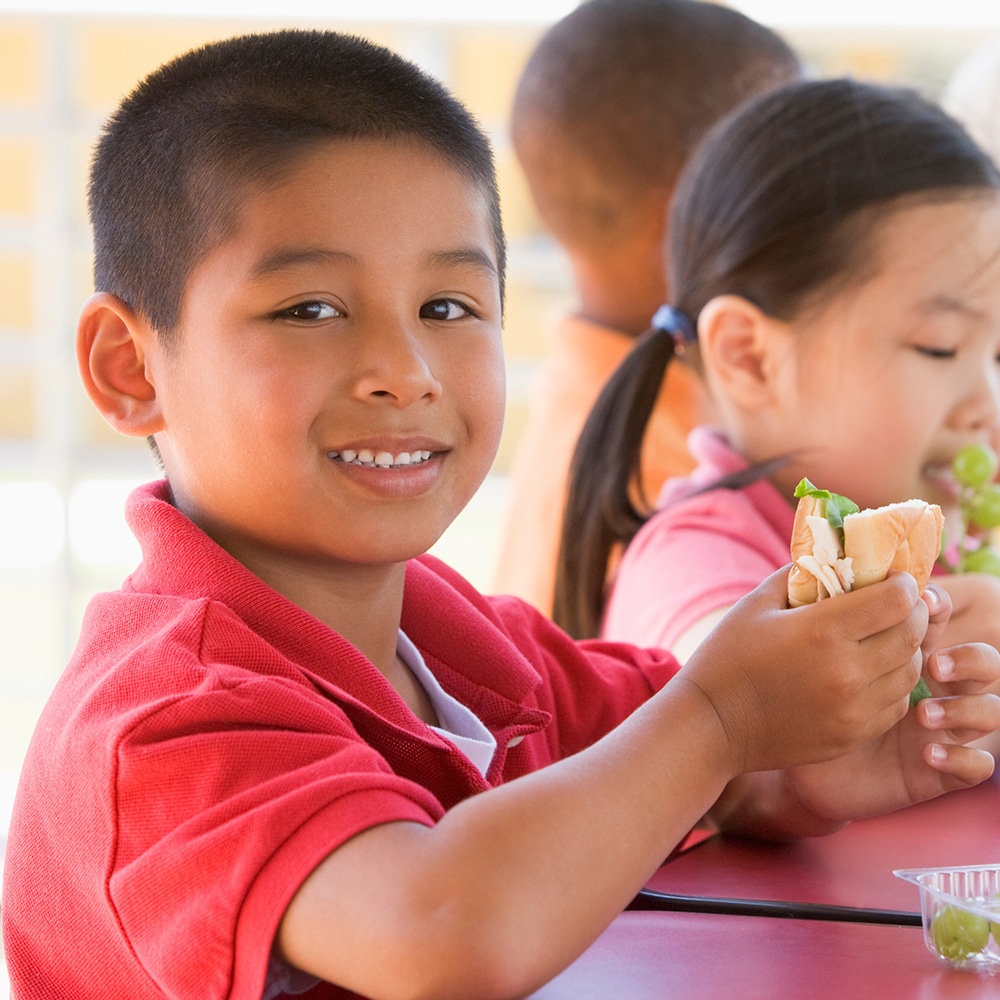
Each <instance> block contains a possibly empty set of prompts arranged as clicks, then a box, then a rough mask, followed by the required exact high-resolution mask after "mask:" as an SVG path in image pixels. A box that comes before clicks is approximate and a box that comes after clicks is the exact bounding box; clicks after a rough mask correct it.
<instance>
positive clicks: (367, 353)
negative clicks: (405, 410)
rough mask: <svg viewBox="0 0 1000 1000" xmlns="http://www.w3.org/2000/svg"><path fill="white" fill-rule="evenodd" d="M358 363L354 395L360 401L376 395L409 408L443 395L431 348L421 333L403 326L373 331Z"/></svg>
mask: <svg viewBox="0 0 1000 1000" xmlns="http://www.w3.org/2000/svg"><path fill="white" fill-rule="evenodd" d="M358 361H359V364H358V368H357V375H356V377H355V380H354V392H355V394H356V395H357V396H358V397H359V398H371V397H373V396H374V397H380V398H386V399H391V400H393V401H394V402H395V404H396V405H398V406H409V405H411V404H412V403H415V402H417V401H418V400H420V399H424V398H436V397H437V396H439V395H440V393H441V385H440V382H439V381H438V379H437V376H436V375H435V373H434V367H433V364H432V358H431V352H430V350H429V349H428V345H427V344H426V343H424V340H423V338H422V337H421V336H420V335H419V333H417V332H414V331H411V330H408V329H406V328H405V327H403V326H401V325H396V324H393V325H391V326H386V325H383V326H382V328H381V330H380V331H379V332H377V333H371V332H369V333H368V334H367V335H366V336H365V338H364V346H363V347H362V349H361V355H360V357H359V358H358Z"/></svg>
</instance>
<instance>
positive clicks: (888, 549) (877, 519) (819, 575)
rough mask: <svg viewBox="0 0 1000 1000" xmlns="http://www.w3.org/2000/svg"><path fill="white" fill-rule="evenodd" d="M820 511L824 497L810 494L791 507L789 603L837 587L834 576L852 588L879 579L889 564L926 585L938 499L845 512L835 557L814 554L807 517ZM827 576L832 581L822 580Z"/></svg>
mask: <svg viewBox="0 0 1000 1000" xmlns="http://www.w3.org/2000/svg"><path fill="white" fill-rule="evenodd" d="M820 511H823V512H824V513H825V501H822V500H819V499H817V498H815V497H810V496H805V497H802V499H801V500H799V505H798V507H797V508H796V511H795V523H794V526H793V528H792V543H791V553H792V560H793V565H792V569H791V572H790V573H789V575H788V603H789V605H790V606H791V607H793V608H795V607H800V606H801V605H803V604H812V603H813V602H814V601H817V600H822V599H823V598H824V597H828V596H831V594H833V593H839V592H840V589H839V588H838V586H837V584H838V580H839V581H840V582H841V583H842V584H843V588H842V589H843V590H856V589H858V588H859V587H867V586H868V585H869V584H872V583H877V582H878V581H880V580H884V579H885V578H886V577H887V576H888V575H889V571H890V570H892V569H902V570H906V571H907V572H908V573H911V574H912V575H913V577H914V578H915V579H916V581H917V586H918V587H919V588H920V590H921V591H923V589H924V588H925V587H926V586H927V582H928V581H929V579H930V575H931V570H932V569H933V567H934V563H935V562H936V561H937V557H938V554H939V552H940V550H941V530H942V527H943V525H944V516H943V515H942V513H941V508H940V507H939V506H938V505H937V504H928V503H925V502H924V501H923V500H907V501H905V502H903V503H894V504H889V505H887V506H885V507H877V508H874V509H869V510H862V511H859V512H858V513H856V514H848V515H847V517H845V518H844V543H843V549H842V551H841V552H839V553H838V554H839V555H840V556H841V557H842V559H840V560H836V561H835V560H831V559H830V558H829V556H828V555H827V554H825V553H824V556H823V557H822V558H817V551H816V550H817V539H816V538H815V537H814V533H813V527H812V525H810V522H809V518H810V517H816V516H817V515H818V514H819V512H820ZM813 523H814V524H815V522H813ZM824 544H825V541H824ZM831 572H833V573H834V577H833V578H831V577H830V574H831ZM852 577H853V579H852ZM828 579H832V584H831V585H826V584H825V582H824V581H826V580H828Z"/></svg>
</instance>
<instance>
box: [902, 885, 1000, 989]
mask: <svg viewBox="0 0 1000 1000" xmlns="http://www.w3.org/2000/svg"><path fill="white" fill-rule="evenodd" d="M893 875H896V876H897V877H898V878H901V879H905V880H906V881H907V882H912V883H913V884H914V885H915V886H917V887H918V888H919V889H920V912H921V915H922V917H923V926H924V944H926V945H927V950H928V951H930V953H931V954H932V955H936V956H937V957H938V958H939V959H941V961H943V962H946V963H947V964H948V965H950V966H951V967H952V968H955V969H967V970H969V971H972V972H986V973H989V974H990V975H996V974H997V973H1000V865H970V866H967V867H964V868H906V869H900V870H898V871H894V872H893Z"/></svg>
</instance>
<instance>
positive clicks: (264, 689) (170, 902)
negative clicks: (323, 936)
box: [107, 629, 442, 998]
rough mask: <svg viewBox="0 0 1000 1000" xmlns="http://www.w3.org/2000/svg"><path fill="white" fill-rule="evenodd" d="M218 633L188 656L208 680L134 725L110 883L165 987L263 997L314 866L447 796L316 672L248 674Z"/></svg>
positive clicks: (123, 746) (432, 815)
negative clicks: (385, 747) (375, 737)
mask: <svg viewBox="0 0 1000 1000" xmlns="http://www.w3.org/2000/svg"><path fill="white" fill-rule="evenodd" d="M210 631H211V630H210V629H209V630H206V642H205V644H204V645H203V646H202V648H201V649H200V651H199V656H198V661H199V662H192V663H191V664H190V665H189V668H188V669H189V670H190V672H191V674H192V676H195V675H196V674H197V672H198V671H199V670H201V672H202V677H203V680H202V682H201V683H200V685H197V686H195V687H194V688H192V689H189V690H188V691H187V692H186V693H185V694H184V695H183V696H180V697H176V696H175V697H169V698H167V699H165V700H164V701H163V702H162V703H160V704H158V705H156V706H154V708H153V709H152V710H150V711H145V712H144V713H142V714H141V715H140V716H139V717H138V718H136V719H135V720H134V722H133V724H132V725H131V726H130V727H129V728H128V729H127V730H125V731H124V732H122V734H121V736H120V739H119V743H118V746H117V753H116V757H117V764H116V772H115V774H114V785H115V787H114V793H113V802H114V811H115V828H116V842H115V850H114V856H113V858H112V859H111V870H110V874H109V878H108V882H107V891H108V894H109V898H110V902H111V905H112V906H113V908H114V910H115V912H116V914H117V917H118V920H119V921H120V924H121V927H122V931H123V934H124V935H125V936H126V938H127V940H128V941H129V944H130V946H131V948H132V949H133V950H134V952H135V953H136V955H137V956H138V957H139V959H140V961H141V963H142V965H143V967H144V968H145V969H146V970H147V972H148V973H149V975H150V976H152V978H153V979H154V980H156V982H157V983H158V984H160V986H161V988H162V989H163V990H164V992H165V993H166V995H170V996H191V997H194V996H198V997H206V998H207V997H230V996H231V997H234V998H235V997H243V996H246V997H251V996H252V997H255V998H259V997H260V996H261V993H262V990H263V986H264V976H265V972H266V965H267V957H268V955H269V953H270V951H271V945H272V941H273V937H274V934H275V932H276V929H277V926H278V922H279V921H280V919H281V916H282V914H283V913H284V911H285V909H286V908H287V906H288V903H289V901H290V899H291V897H292V895H293V894H294V892H295V891H296V889H297V888H298V887H299V885H301V883H302V882H303V881H304V879H305V878H306V877H307V875H308V874H309V873H310V872H311V871H312V870H313V868H315V867H316V865H318V864H319V862H320V861H322V860H323V858H324V857H326V856H327V855H328V854H329V853H330V852H332V851H333V850H334V849H335V848H336V847H338V846H339V845H340V844H341V843H343V842H344V841H345V840H346V839H348V838H349V837H351V836H353V835H354V834H355V833H358V832H360V831H361V830H364V829H367V828H369V827H371V826H373V825H376V824H378V823H383V822H389V821H412V822H418V823H424V824H431V823H433V822H435V821H436V819H437V818H439V817H440V815H441V813H442V809H441V807H440V805H439V804H438V802H437V800H436V799H435V798H434V797H433V796H432V795H431V794H430V793H429V792H427V791H426V790H425V789H423V788H421V787H420V786H419V785H418V784H416V783H414V782H411V781H407V780H406V779H404V778H402V777H400V776H398V775H396V774H394V773H393V772H392V770H391V769H390V768H389V766H388V764H387V763H386V762H385V761H384V760H383V759H382V757H381V756H380V755H379V754H378V753H377V751H375V750H374V749H373V748H372V747H370V746H368V745H367V744H366V743H364V742H363V741H362V740H361V739H360V738H359V736H358V735H357V733H356V732H355V731H354V729H353V727H352V726H351V724H350V722H349V721H348V720H347V719H346V717H345V716H344V714H343V712H342V711H341V710H339V708H338V707H337V706H336V705H334V704H333V703H332V702H330V701H329V699H327V698H324V697H323V696H322V695H321V694H320V693H319V692H317V691H316V690H315V689H313V688H311V687H310V686H309V685H308V684H304V683H301V682H298V681H296V680H293V679H290V678H287V677H279V676H273V675H272V676H268V675H267V674H266V673H262V674H258V675H256V676H254V675H253V674H250V673H249V672H247V671H243V672H242V677H243V678H244V679H241V680H238V681H234V680H233V677H232V676H231V675H230V674H229V673H227V669H226V666H225V664H224V663H219V662H216V663H213V652H214V651H213V649H212V648H211V644H210V635H209V634H210ZM208 666H212V667H214V669H207V667H208ZM177 670H178V666H177V664H174V672H175V676H176V673H177ZM193 941H197V942H198V947H197V949H192V948H191V942H193Z"/></svg>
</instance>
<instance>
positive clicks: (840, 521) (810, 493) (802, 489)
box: [795, 479, 861, 540]
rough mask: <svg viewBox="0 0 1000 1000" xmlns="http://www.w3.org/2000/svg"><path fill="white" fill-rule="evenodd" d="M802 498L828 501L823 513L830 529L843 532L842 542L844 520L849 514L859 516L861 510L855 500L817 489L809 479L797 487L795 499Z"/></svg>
mask: <svg viewBox="0 0 1000 1000" xmlns="http://www.w3.org/2000/svg"><path fill="white" fill-rule="evenodd" d="M802 497H815V498H816V499H817V500H825V501H826V504H825V509H824V511H823V513H824V514H825V516H826V520H827V523H828V524H829V525H830V527H831V528H835V529H836V530H837V531H839V532H841V535H840V537H841V540H843V537H844V536H843V531H844V518H845V517H847V515H848V514H857V512H858V511H859V510H860V509H861V508H860V507H858V505H857V504H856V503H855V502H854V501H853V500H849V499H848V498H847V497H845V496H841V494H839V493H831V492H830V491H829V490H820V489H817V488H816V487H815V486H813V484H812V483H811V482H809V480H808V479H802V480H801V481H800V482H799V485H798V486H796V487H795V499H796V500H801V499H802Z"/></svg>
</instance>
